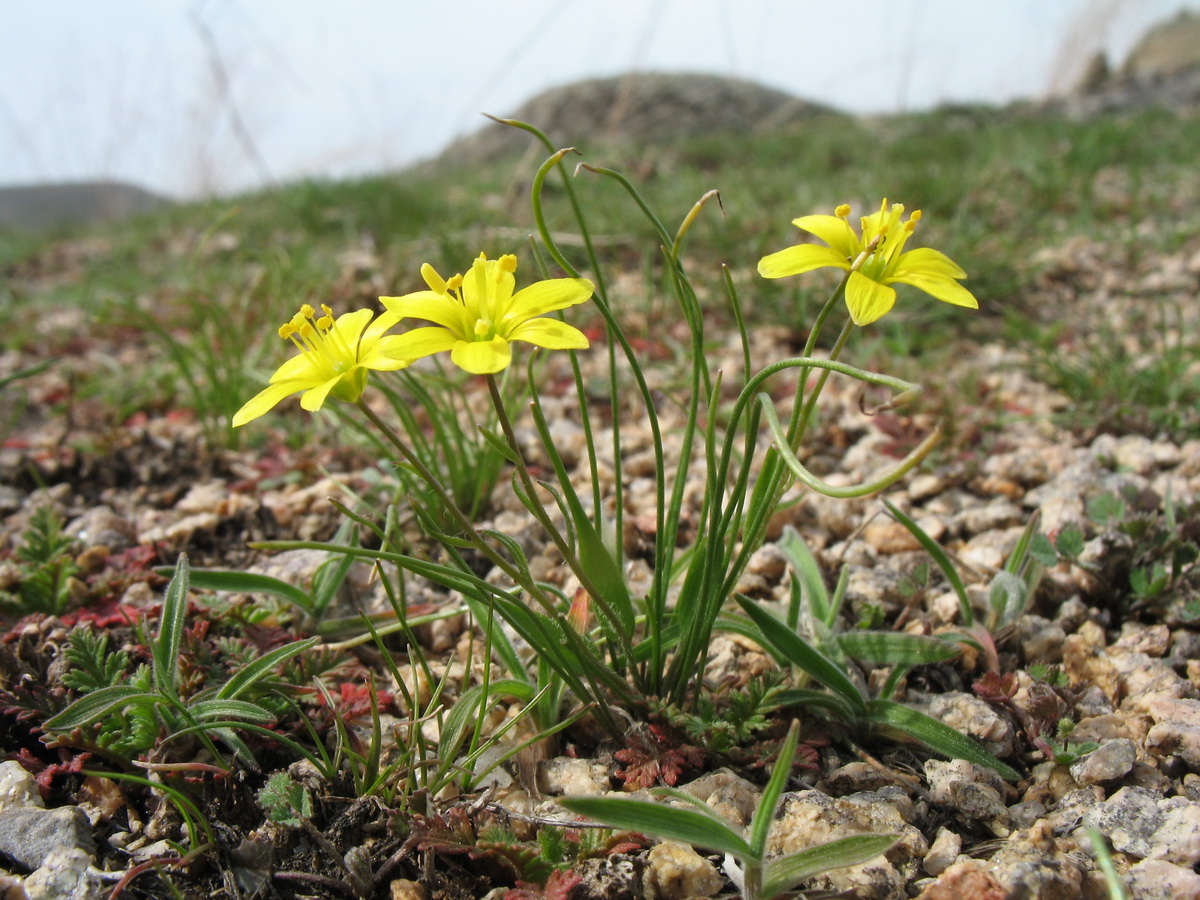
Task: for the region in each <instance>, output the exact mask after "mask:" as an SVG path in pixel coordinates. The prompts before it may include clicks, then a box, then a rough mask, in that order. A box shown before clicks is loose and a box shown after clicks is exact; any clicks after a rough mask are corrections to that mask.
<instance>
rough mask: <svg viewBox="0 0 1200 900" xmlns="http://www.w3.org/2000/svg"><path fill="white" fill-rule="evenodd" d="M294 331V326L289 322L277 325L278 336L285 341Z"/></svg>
mask: <svg viewBox="0 0 1200 900" xmlns="http://www.w3.org/2000/svg"><path fill="white" fill-rule="evenodd" d="M295 333H296V328H295V326H294V325H292V323H291V322H284V323H283V324H282V325H280V326H279V336H280V337H281V338H283V339H284V340H285V341H286V340H287V339H288V338H290V337H291V336H292V335H293V334H295Z"/></svg>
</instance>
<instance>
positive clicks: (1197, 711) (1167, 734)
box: [1146, 698, 1200, 769]
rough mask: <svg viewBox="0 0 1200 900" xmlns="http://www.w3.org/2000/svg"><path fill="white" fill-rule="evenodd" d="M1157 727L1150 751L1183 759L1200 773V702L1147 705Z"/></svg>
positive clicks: (1151, 735)
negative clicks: (1199, 770)
mask: <svg viewBox="0 0 1200 900" xmlns="http://www.w3.org/2000/svg"><path fill="white" fill-rule="evenodd" d="M1146 712H1148V713H1149V714H1150V717H1151V718H1152V719H1153V720H1154V725H1153V726H1151V728H1150V730H1149V731H1148V732H1147V733H1146V749H1147V750H1149V751H1150V752H1151V753H1154V754H1156V755H1158V756H1166V755H1168V754H1172V755H1175V756H1179V757H1180V758H1181V759H1183V761H1184V762H1186V763H1187V764H1188V765H1189V766H1191V767H1192V768H1193V769H1200V700H1191V699H1171V698H1156V699H1154V700H1152V701H1150V702H1149V703H1148V704H1146Z"/></svg>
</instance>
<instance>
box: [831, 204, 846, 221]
mask: <svg viewBox="0 0 1200 900" xmlns="http://www.w3.org/2000/svg"><path fill="white" fill-rule="evenodd" d="M833 214H834V215H835V216H837V217H838V218H839V219H844V218H846V217H847V216H849V215H850V204H849V203H843V204H842V205H841V206H839V207H838V208H837V209H835V210H834V211H833Z"/></svg>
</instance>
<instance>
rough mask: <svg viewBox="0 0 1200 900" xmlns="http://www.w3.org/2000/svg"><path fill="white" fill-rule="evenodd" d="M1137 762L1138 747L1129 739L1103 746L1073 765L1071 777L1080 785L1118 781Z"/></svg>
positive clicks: (1106, 743) (1108, 742) (1119, 739)
mask: <svg viewBox="0 0 1200 900" xmlns="http://www.w3.org/2000/svg"><path fill="white" fill-rule="evenodd" d="M1135 762H1137V746H1136V745H1135V744H1134V743H1133V741H1131V740H1129V739H1128V738H1118V739H1117V740H1113V741H1106V742H1105V743H1103V744H1101V745H1100V746H1099V747H1097V748H1096V749H1095V750H1093V751H1092V752H1091V753H1089V754H1087V756H1085V757H1083V759H1080V760H1077V761H1076V762H1075V763H1073V764H1072V765H1071V777H1072V778H1074V779H1075V780H1076V781H1078V782H1079V783H1080V784H1096V783H1097V782H1104V781H1116V780H1117V779H1118V778H1124V777H1125V776H1126V775H1128V774H1129V772H1130V770H1131V769H1132V768H1133V764H1134V763H1135Z"/></svg>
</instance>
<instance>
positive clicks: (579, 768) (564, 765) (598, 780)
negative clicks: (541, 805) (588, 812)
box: [538, 756, 609, 797]
mask: <svg viewBox="0 0 1200 900" xmlns="http://www.w3.org/2000/svg"><path fill="white" fill-rule="evenodd" d="M538 787H539V788H540V789H541V790H542V791H543V792H544V793H547V794H561V795H562V796H564V797H593V796H596V795H597V794H606V793H608V789H609V786H608V770H607V769H606V768H605V767H604V766H603V765H601V764H599V763H597V762H594V761H593V760H588V759H572V758H570V757H567V756H558V757H555V758H554V759H548V760H546V761H545V762H543V763H542V764H541V765H540V766H539V767H538Z"/></svg>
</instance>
